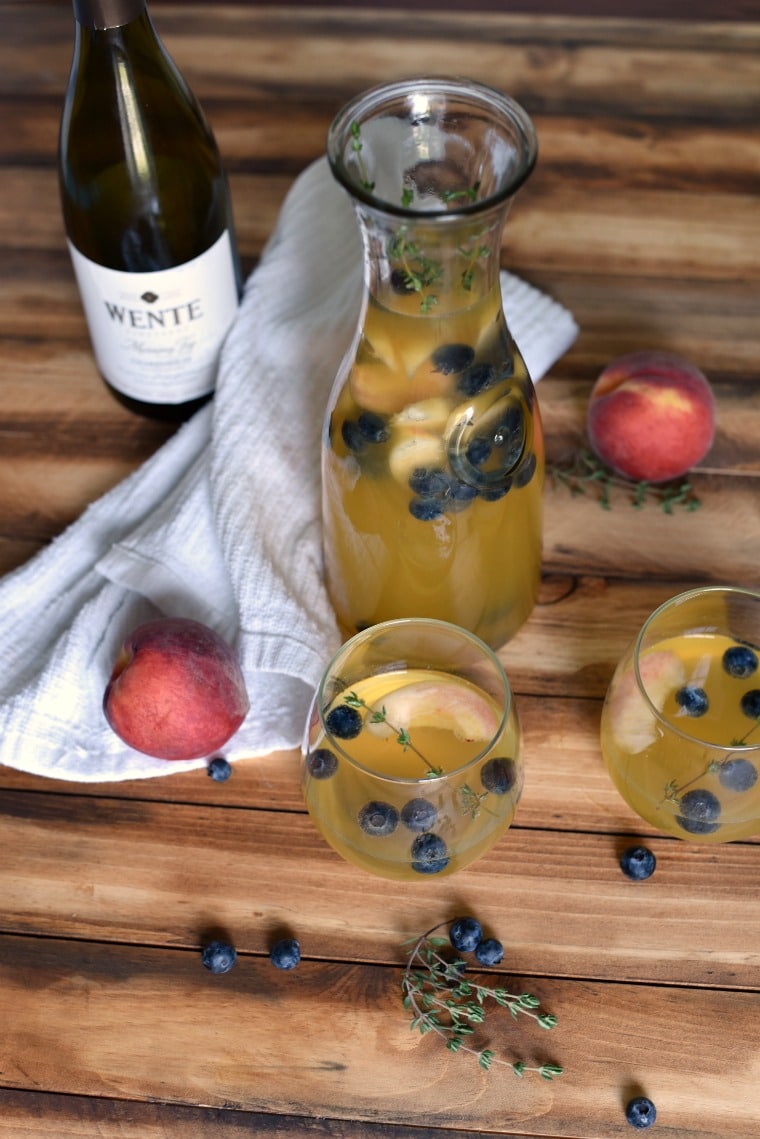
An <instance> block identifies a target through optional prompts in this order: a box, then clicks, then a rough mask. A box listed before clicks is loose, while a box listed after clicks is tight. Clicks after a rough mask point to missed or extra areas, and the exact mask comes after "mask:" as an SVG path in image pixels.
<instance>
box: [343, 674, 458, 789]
mask: <svg viewBox="0 0 760 1139" xmlns="http://www.w3.org/2000/svg"><path fill="white" fill-rule="evenodd" d="M343 701H344V703H346V704H348V706H349V708H356V709H357V710H358V709H359V708H363V709H364V710H365V711H367V712H369V713H370V716H369V720H370V723H371V724H385V725H386V727H388V728H390V730H391V731H392V732H393V734H394V735H395V737H396V743H398V744H400V745H401V747H402V748H403V749H404V751H413V752H414V754H415V755H416V756H418V757H419V758H420V759H421V760H422V762H423V763H424V764H425V767H426V768H427V772H428V777H429V778H430V779H438V778H439V777H440V776H441V775H443V768H442V767H434V766H433V764H432V763H430V762H429V761H428V760H427V759H426V758H425V756H424V755H423V754H422V752H421V751H420V750H419V749H418V748H416V747H415V746H414V744H413V743H412V737H411V736H410V734H409V731H408V729H407V728H397V727H395V726H394V725H393V724H391V723H390V722H389V720H388V717H387V715H386V711H385V705H383V707H381V708H372V707H370V705H369V704H368V703H367V701H366V700H362V698H361V696H359V695H357V693H356V692H349V693H348V694H347V695H346V696H344V697H343Z"/></svg>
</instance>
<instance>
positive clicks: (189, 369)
mask: <svg viewBox="0 0 760 1139" xmlns="http://www.w3.org/2000/svg"><path fill="white" fill-rule="evenodd" d="M69 250H70V252H71V260H72V263H73V266H74V273H75V275H76V279H77V285H78V286H79V293H80V296H81V298H82V305H83V307H84V312H85V316H86V318H87V326H88V328H89V331H90V339H91V341H92V347H93V351H94V353H95V359H96V360H97V363H98V367H99V369H100V371H101V373H102V374H103V376H105V378H106V379H107V380H108V382H109V384H111V385H112V387H114V388H116V389H117V390H118V391H120V392H121V393H122V394H123V395H126V396H131V397H132V399H138V400H142V401H144V402H146V403H184V402H185V401H186V400H191V399H196V398H197V397H198V396H202V395H206V394H207V393H208V392H210V391H213V389H214V384H215V382H216V369H217V362H218V358H219V351H220V349H221V346H222V341H223V340H224V338H225V336H226V335H227V332H228V331H229V328H230V325H231V324H232V322H233V320H234V319H235V314H236V312H237V308H238V290H237V279H236V275H235V262H234V258H233V253H232V243H231V240H230V235H229V232H228V231H227V230H225V232H224V233H223V234H222V236H221V237H220V238H219V239H218V241H216V242H215V243H214V245H212V246H211V248H210V249H207V250H206V252H205V253H202V254H201V255H200V256H199V257H196V258H194V259H193V260H192V261H187V262H185V264H184V265H178V266H176V267H175V268H174V269H161V270H159V271H158V272H151V273H124V272H121V271H120V270H118V269H106V268H105V267H104V266H103V265H98V264H96V263H95V262H93V261H90V260H89V259H88V258H87V257H84V256H83V255H82V254H81V253H80V252H79V250H78V249H75V248H74V246H73V245H72V243H71V241H69Z"/></svg>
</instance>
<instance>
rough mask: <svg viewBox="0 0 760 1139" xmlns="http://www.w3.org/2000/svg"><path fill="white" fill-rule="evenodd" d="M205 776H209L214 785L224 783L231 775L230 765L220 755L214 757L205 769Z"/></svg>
mask: <svg viewBox="0 0 760 1139" xmlns="http://www.w3.org/2000/svg"><path fill="white" fill-rule="evenodd" d="M206 774H207V775H209V776H210V777H211V778H212V779H213V780H214V782H215V783H226V782H227V780H228V779H229V777H230V776H231V775H232V764H231V763H229V761H228V760H226V759H225V758H224V756H222V755H216V756H214V758H213V759H212V760H211V762H210V763H209V765H208V767H207V768H206Z"/></svg>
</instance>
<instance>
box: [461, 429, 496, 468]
mask: <svg viewBox="0 0 760 1139" xmlns="http://www.w3.org/2000/svg"><path fill="white" fill-rule="evenodd" d="M492 451H493V444H492V442H491V440H490V439H486V438H485V436H484V435H476V436H475V438H474V439H471V440H470V442H469V443H468V444H467V449H466V451H465V455H466V456H467V459H468V461H469V462H470V463H472V465H473V467H482V466H483V464H484V463H487V462H488V460H489V459H490V457H491V452H492Z"/></svg>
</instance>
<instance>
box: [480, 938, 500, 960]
mask: <svg viewBox="0 0 760 1139" xmlns="http://www.w3.org/2000/svg"><path fill="white" fill-rule="evenodd" d="M503 956H504V946H503V945H502V944H501V942H500V941H497V940H496V938H495V937H486V938H484V939H483V940H482V941H479V942H478V944H477V945H476V946H475V957H476V959H477V960H478V962H479V963H480V964H481V965H498V964H499V962H500V961H501V959H502V957H503Z"/></svg>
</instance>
